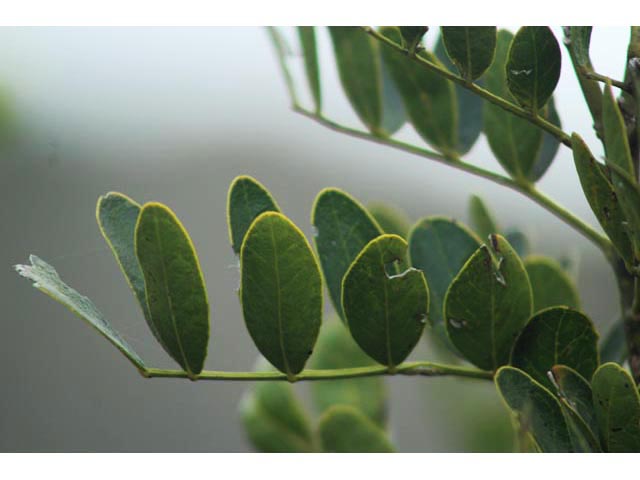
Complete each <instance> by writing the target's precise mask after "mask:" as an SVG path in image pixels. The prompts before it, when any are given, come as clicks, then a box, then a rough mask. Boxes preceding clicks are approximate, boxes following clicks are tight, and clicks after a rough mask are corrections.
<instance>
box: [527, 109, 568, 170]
mask: <svg viewBox="0 0 640 480" xmlns="http://www.w3.org/2000/svg"><path fill="white" fill-rule="evenodd" d="M544 118H545V119H546V120H547V121H549V122H551V123H552V124H553V125H555V126H556V127H558V128H562V123H561V122H560V116H559V115H558V111H557V110H556V102H555V100H554V99H553V97H551V98H550V99H549V102H548V103H547V106H546V108H545V113H544ZM559 149H560V141H559V140H558V139H557V138H556V137H554V136H553V135H551V134H550V133H548V132H544V133H543V134H542V147H541V148H540V152H539V154H538V158H537V160H536V161H535V163H534V164H533V166H532V167H531V174H530V175H529V180H531V181H532V182H537V181H538V180H540V179H541V178H542V176H543V175H544V174H545V173H546V172H547V170H548V169H549V167H550V166H551V163H552V162H553V159H554V158H555V157H556V154H557V153H558V150H559Z"/></svg>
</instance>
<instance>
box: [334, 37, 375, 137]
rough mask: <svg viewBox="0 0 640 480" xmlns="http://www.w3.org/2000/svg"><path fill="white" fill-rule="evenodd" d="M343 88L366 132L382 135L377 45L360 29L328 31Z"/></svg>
mask: <svg viewBox="0 0 640 480" xmlns="http://www.w3.org/2000/svg"><path fill="white" fill-rule="evenodd" d="M329 33H330V34H331V40H332V41H333V51H334V54H335V57H336V62H337V64H338V73H339V75H340V81H341V82H342V88H343V89H344V91H345V94H346V95H347V98H348V99H349V101H350V102H351V106H352V107H353V109H354V110H355V112H356V113H357V114H358V116H359V117H360V120H362V123H364V124H365V125H366V126H367V128H368V129H369V130H370V131H371V132H372V133H375V134H380V133H381V128H380V127H381V125H382V77H381V76H382V72H381V68H380V57H379V53H378V45H377V43H376V41H375V40H374V39H372V38H371V37H370V36H369V35H367V33H366V32H364V31H363V30H362V29H360V28H359V27H329Z"/></svg>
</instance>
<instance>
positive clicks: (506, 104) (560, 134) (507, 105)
mask: <svg viewBox="0 0 640 480" xmlns="http://www.w3.org/2000/svg"><path fill="white" fill-rule="evenodd" d="M362 29H363V30H364V31H365V32H366V33H368V34H369V35H371V36H372V37H373V38H375V39H376V40H378V41H380V42H382V43H384V44H386V45H388V46H389V47H391V48H393V49H394V50H397V51H398V52H400V53H402V54H404V55H406V56H407V57H409V58H410V59H411V60H413V61H415V62H417V63H419V64H420V65H423V66H424V67H426V68H428V69H429V70H431V71H433V72H435V73H437V74H439V75H441V76H443V77H445V78H446V79H448V80H451V81H452V82H454V83H457V84H458V85H460V86H461V87H463V88H466V89H467V90H470V91H471V92H473V93H475V94H476V95H478V96H480V97H482V98H483V99H485V100H487V101H488V102H490V103H493V104H494V105H497V106H498V107H500V108H502V109H504V110H506V111H508V112H511V113H513V114H514V115H516V116H518V117H521V118H524V119H525V120H528V121H529V122H531V123H533V124H534V125H536V126H538V127H539V128H541V129H543V130H545V131H546V132H548V133H550V134H551V135H553V136H554V137H556V138H557V139H558V141H560V142H562V143H563V144H564V145H566V146H567V147H569V148H572V147H571V136H570V135H569V134H567V133H565V132H564V131H563V130H562V129H560V128H558V127H557V126H555V125H554V124H553V123H551V122H549V121H547V120H545V119H544V118H542V117H540V116H538V115H537V113H536V112H531V111H529V110H525V109H524V108H522V107H520V106H519V105H516V104H515V103H512V102H510V101H508V100H505V99H504V98H502V97H499V96H497V95H494V94H493V93H491V92H490V91H489V90H485V89H484V88H482V87H479V86H478V85H476V84H475V83H472V82H469V81H467V80H465V79H464V78H462V77H461V76H459V75H456V74H455V73H453V72H450V71H449V70H447V69H446V68H443V67H440V66H439V65H436V64H435V63H431V62H430V61H428V60H425V59H424V58H422V57H420V56H417V55H411V53H410V52H409V50H407V49H406V48H404V47H402V46H401V45H398V44H397V43H395V42H394V41H393V40H390V39H388V38H387V37H385V36H384V35H382V34H381V33H379V32H378V31H377V30H375V29H374V28H371V27H362Z"/></svg>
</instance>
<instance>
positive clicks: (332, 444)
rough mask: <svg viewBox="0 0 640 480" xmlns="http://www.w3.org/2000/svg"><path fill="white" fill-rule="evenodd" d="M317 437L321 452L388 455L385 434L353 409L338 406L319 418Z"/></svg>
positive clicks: (391, 447)
mask: <svg viewBox="0 0 640 480" xmlns="http://www.w3.org/2000/svg"><path fill="white" fill-rule="evenodd" d="M318 435H319V437H320V443H321V445H322V450H323V451H325V452H333V453H390V452H394V451H395V449H394V448H393V445H392V444H391V442H390V441H389V439H388V438H387V435H386V433H385V432H384V430H382V429H381V428H380V427H378V426H377V425H376V424H375V423H373V422H372V421H371V420H370V419H369V418H367V417H366V416H365V415H363V414H362V413H360V412H359V411H358V410H356V409H355V408H353V407H348V406H345V405H338V406H335V407H332V408H330V409H329V410H327V411H326V412H325V414H324V415H323V416H322V417H321V418H320V422H319V424H318Z"/></svg>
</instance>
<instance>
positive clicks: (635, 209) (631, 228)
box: [609, 163, 640, 259]
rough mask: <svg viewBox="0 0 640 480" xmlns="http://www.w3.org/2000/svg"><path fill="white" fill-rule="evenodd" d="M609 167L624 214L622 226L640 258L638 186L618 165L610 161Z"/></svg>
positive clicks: (639, 195)
mask: <svg viewBox="0 0 640 480" xmlns="http://www.w3.org/2000/svg"><path fill="white" fill-rule="evenodd" d="M609 169H610V171H611V181H612V183H613V189H614V190H615V192H616V195H617V198H618V200H619V201H620V207H621V208H622V211H623V212H624V216H625V221H624V222H623V223H622V228H623V229H625V230H626V231H627V232H628V234H629V237H630V239H631V242H632V243H633V244H634V251H635V257H636V259H640V186H639V185H638V183H637V182H636V180H635V178H634V177H630V176H629V175H628V174H627V173H626V172H624V171H623V170H622V169H621V168H620V167H619V166H618V165H616V164H613V163H612V164H610V165H609Z"/></svg>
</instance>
